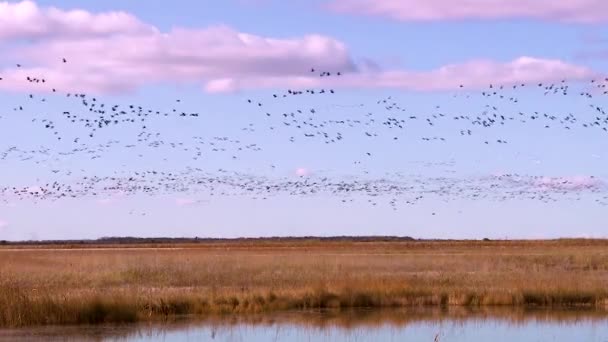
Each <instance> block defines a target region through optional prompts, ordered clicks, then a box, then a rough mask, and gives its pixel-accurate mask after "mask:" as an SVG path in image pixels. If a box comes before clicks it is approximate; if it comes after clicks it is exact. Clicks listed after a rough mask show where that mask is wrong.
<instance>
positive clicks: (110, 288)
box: [0, 239, 608, 326]
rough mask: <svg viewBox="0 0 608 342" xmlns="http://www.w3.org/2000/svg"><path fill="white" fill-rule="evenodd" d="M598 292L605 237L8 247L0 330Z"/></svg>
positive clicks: (3, 259)
mask: <svg viewBox="0 0 608 342" xmlns="http://www.w3.org/2000/svg"><path fill="white" fill-rule="evenodd" d="M17 247H19V248H17ZM606 284H608V241H606V240H554V241H392V242H391V241H389V242H380V241H371V242H356V241H348V240H340V241H318V240H314V239H304V240H302V239H300V240H293V241H292V240H289V239H281V240H276V241H275V240H259V241H246V240H244V241H232V242H231V241H221V242H204V243H192V244H180V245H137V246H129V248H125V246H122V245H121V246H110V245H103V246H95V248H91V247H88V246H87V247H86V248H83V247H82V246H73V245H70V246H66V245H62V246H43V247H37V248H30V247H24V246H5V247H0V326H26V325H36V324H64V323H70V324H74V323H107V322H132V321H137V320H142V319H155V318H159V317H171V316H175V315H182V314H208V313H256V312H267V311H277V310H291V309H319V308H335V309H346V308H353V307H376V308H379V307H413V306H416V307H418V306H437V307H449V306H465V307H482V306H497V305H502V306H520V307H527V306H535V307H557V306H559V307H563V306H586V307H596V308H606V307H608V288H607V287H606Z"/></svg>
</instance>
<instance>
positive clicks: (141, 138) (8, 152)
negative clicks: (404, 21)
mask: <svg viewBox="0 0 608 342" xmlns="http://www.w3.org/2000/svg"><path fill="white" fill-rule="evenodd" d="M62 62H63V63H68V60H67V59H65V58H64V59H62ZM17 67H18V68H21V67H22V65H21V64H18V65H17ZM310 73H311V75H313V76H314V77H320V78H323V79H327V78H340V77H342V76H343V74H342V73H341V72H334V71H318V70H316V69H315V68H312V69H310ZM2 81H3V79H2V77H1V75H0V82H2ZM23 82H28V83H30V84H31V85H32V87H33V88H34V89H36V90H37V91H34V92H32V93H31V94H28V95H27V97H26V98H25V102H23V103H21V104H19V105H18V106H15V107H13V108H10V109H12V110H10V109H7V108H4V109H3V108H0V127H1V126H2V121H3V120H2V119H3V118H4V117H9V116H10V115H17V116H21V117H24V116H26V115H31V116H32V117H31V118H29V119H28V120H29V121H28V122H30V123H31V124H32V125H36V126H37V127H39V128H42V129H44V130H45V131H46V132H48V135H49V136H50V137H52V139H54V140H56V141H57V142H60V143H61V144H59V145H53V146H40V147H38V148H33V149H32V148H24V147H19V146H15V145H11V144H10V142H8V143H9V144H8V145H4V146H3V145H0V163H7V162H9V161H13V162H14V161H18V162H34V163H35V164H36V165H37V166H41V165H54V167H51V169H50V170H51V172H52V175H51V176H52V177H53V178H52V179H50V180H46V181H40V182H39V183H37V184H36V185H33V186H32V185H27V186H11V185H5V184H0V202H6V203H8V202H11V201H14V200H36V201H43V200H60V199H64V198H83V197H99V198H102V197H108V196H113V195H116V194H120V195H121V196H122V195H137V194H147V195H166V194H180V195H185V194H187V195H189V196H202V195H205V196H248V197H250V198H254V199H262V200H263V199H267V198H269V197H271V196H277V195H287V196H312V195H331V196H333V197H336V198H338V199H339V201H341V202H344V203H347V202H353V201H355V200H363V201H366V202H368V203H369V204H370V205H372V206H377V205H378V204H379V203H380V202H382V201H384V202H385V203H388V204H389V205H390V206H391V207H392V208H393V209H395V210H397V209H398V208H399V206H401V205H414V204H416V203H418V202H420V201H422V200H424V199H426V198H429V197H435V198H440V199H443V200H446V201H449V200H454V199H459V198H460V199H462V198H467V199H473V200H482V199H483V200H497V201H505V200H510V199H526V200H538V201H543V202H546V203H550V202H555V201H558V200H564V199H570V200H581V198H582V196H583V195H585V194H587V195H593V196H595V199H594V201H595V202H596V203H598V204H600V205H604V206H605V205H608V195H607V192H608V191H607V190H608V189H606V185H605V184H604V183H603V182H602V180H600V179H595V178H591V179H586V180H585V181H584V182H580V181H577V180H572V179H569V178H566V177H564V178H560V177H554V178H550V179H549V180H547V179H546V178H543V177H538V176H528V175H521V174H506V175H499V176H488V177H468V178H466V177H465V178H462V177H461V178H458V177H443V176H442V177H439V176H437V177H430V176H420V175H403V174H400V173H389V172H387V173H386V174H385V175H384V176H383V177H381V178H377V179H373V178H371V177H367V176H364V177H331V176H323V175H308V174H299V175H298V177H296V178H295V179H294V177H292V176H285V177H271V176H268V175H254V174H248V173H243V172H238V171H229V170H226V169H224V168H220V169H217V170H214V171H212V172H211V171H209V170H206V169H204V168H202V167H201V165H200V164H199V163H200V162H202V161H205V160H206V159H205V158H206V156H208V155H209V154H211V153H216V154H219V155H226V156H228V158H230V159H239V158H241V156H243V155H244V154H245V153H256V152H260V151H262V150H263V149H264V146H263V145H262V144H260V143H259V142H255V141H250V142H247V141H245V140H246V137H250V136H253V137H255V136H256V134H268V132H270V133H276V134H277V136H280V135H279V133H280V134H282V135H285V136H286V137H287V138H286V139H287V141H286V142H285V143H286V144H287V145H288V146H289V145H290V144H295V143H296V142H302V141H304V142H309V141H310V142H313V141H314V142H317V143H319V144H345V143H346V142H347V141H348V140H349V138H352V137H353V136H358V137H357V139H358V140H356V143H357V144H359V145H360V148H359V149H360V150H361V152H360V157H359V158H358V159H356V160H353V161H352V163H353V165H354V166H359V165H363V164H366V165H367V164H369V163H370V161H373V157H374V153H373V152H372V149H371V148H370V149H368V147H370V146H372V145H373V141H374V139H384V140H390V141H393V142H395V143H396V142H400V141H402V140H407V139H412V138H414V139H420V140H421V141H423V142H428V143H446V142H447V141H449V140H450V139H459V138H471V137H476V136H478V137H479V138H480V139H479V142H480V143H481V144H483V145H507V144H509V143H510V139H507V138H505V137H500V136H495V135H494V134H496V132H498V131H495V130H492V128H496V127H503V126H510V125H536V127H538V128H539V129H562V130H568V131H574V130H581V129H586V130H594V131H596V132H598V133H600V134H602V135H603V136H605V137H606V139H608V113H607V112H606V111H607V110H608V109H605V108H604V107H603V103H602V100H604V102H605V99H607V98H608V78H601V79H593V80H589V81H587V82H585V84H580V83H577V84H576V85H571V84H570V83H569V82H567V81H566V80H561V81H559V82H556V83H544V82H543V83H536V84H529V83H518V84H515V85H513V84H512V85H500V84H490V85H488V86H487V87H485V88H484V89H481V90H469V89H468V88H467V87H466V86H465V85H464V84H463V85H460V86H459V88H460V89H458V90H457V91H456V92H455V94H453V97H454V98H463V99H470V98H473V97H475V98H481V99H483V100H484V101H485V102H486V104H485V105H484V106H483V107H482V108H478V109H477V110H469V111H468V112H466V113H454V112H453V111H451V110H448V109H444V108H443V107H442V106H441V105H434V108H433V109H432V110H430V111H428V112H427V113H414V112H413V111H412V110H410V109H408V106H407V104H406V103H404V102H402V101H399V100H398V99H397V98H396V97H394V96H387V97H383V98H380V99H377V100H375V101H374V102H372V103H361V104H354V105H353V104H347V105H340V104H333V103H329V102H331V99H329V100H328V99H327V97H330V96H337V94H338V92H337V91H336V89H333V88H330V87H325V88H308V89H285V90H284V91H282V92H275V93H271V94H268V95H266V96H265V97H264V98H246V99H244V100H243V101H244V104H245V105H247V106H249V107H248V108H250V110H251V112H252V114H253V115H255V116H256V117H257V118H256V119H255V123H249V124H247V125H245V127H240V128H239V130H240V132H241V135H239V138H234V137H230V136H226V135H217V134H216V135H209V136H204V135H196V136H192V137H190V138H189V139H185V138H184V139H182V140H169V139H167V138H165V134H164V132H163V131H162V130H159V129H157V128H158V125H157V122H156V121H157V120H173V119H175V120H189V121H188V125H195V124H196V125H198V123H196V122H198V121H195V122H194V123H193V122H191V120H205V114H204V113H200V112H191V111H187V110H185V109H183V107H184V106H183V101H182V100H181V99H176V100H173V103H174V105H173V106H172V107H173V108H170V109H168V110H160V109H157V108H152V107H150V106H146V105H145V104H141V103H131V104H127V105H121V104H116V103H112V104H111V103H106V102H104V100H103V99H102V98H101V97H99V96H93V95H90V94H86V93H84V92H76V93H74V92H72V93H65V92H61V91H60V90H59V89H57V88H54V87H53V84H52V83H53V82H52V80H48V79H46V78H44V77H42V76H35V75H30V76H27V77H25V79H24V80H23ZM524 89H528V90H529V91H530V92H532V93H533V94H535V95H536V96H542V97H543V98H551V97H568V98H570V99H572V101H579V102H580V103H582V104H583V105H582V106H583V107H584V109H581V110H579V111H577V112H576V113H572V112H568V113H559V114H558V113H553V112H547V111H543V110H532V111H530V110H523V109H521V107H518V106H519V104H520V103H521V102H523V101H524V99H523V98H521V96H520V95H521V94H522V92H523V90H524ZM320 96H323V97H325V98H324V99H323V101H321V102H324V103H325V104H324V105H317V106H315V105H314V103H315V102H314V101H315V99H318V97H320ZM51 97H52V98H53V99H55V100H56V99H62V101H63V102H62V103H65V104H66V106H69V108H67V109H66V110H62V111H60V112H58V113H55V112H54V111H53V110H52V109H49V110H50V111H51V113H49V112H48V111H49V110H46V109H45V112H44V113H42V112H40V110H41V109H40V108H41V106H42V108H44V106H45V105H46V104H48V103H49V100H50V98H51ZM292 98H305V100H303V101H299V102H298V103H305V105H299V106H297V107H290V108H289V109H285V108H286V107H287V106H290V105H291V102H290V101H291V99H292ZM575 99H576V100H575ZM328 103H329V104H328ZM342 111H346V112H347V114H346V115H344V117H337V114H336V113H339V112H342ZM227 122H228V120H227ZM201 125H204V123H202V124H201ZM440 125H443V126H444V127H449V128H450V129H451V131H452V134H450V135H447V136H446V135H439V134H432V132H433V131H434V130H435V128H436V126H440ZM67 126H74V128H71V129H69V130H67V129H65V127H67ZM161 126H162V125H161ZM122 127H129V129H134V131H133V135H132V138H133V139H132V140H133V141H131V142H129V143H124V142H121V140H119V139H113V140H109V141H107V142H105V143H99V142H97V140H96V138H97V137H98V136H99V135H103V132H104V131H109V133H108V134H109V135H112V130H113V129H120V128H122ZM420 133H422V134H420ZM604 134H605V135H604ZM418 135H419V136H418ZM179 138H183V137H179ZM361 139H364V140H361ZM365 139H367V140H365ZM607 141H608V140H607ZM0 143H7V142H2V141H0ZM60 146H61V147H65V149H64V150H61V147H60ZM319 146H322V145H319ZM446 146H449V145H446ZM142 148H144V149H148V150H152V151H153V153H152V154H153V155H155V156H157V157H158V156H161V157H162V158H163V160H165V161H166V160H167V157H168V156H170V155H172V154H174V152H175V151H180V152H182V153H186V154H187V155H188V156H189V157H188V158H189V160H190V162H191V163H192V165H184V167H183V169H182V170H167V169H162V170H161V169H149V170H141V171H127V170H115V171H113V172H112V174H111V175H93V174H91V172H90V171H88V170H85V169H82V168H81V169H78V170H76V169H73V168H69V167H66V165H67V164H68V163H67V159H68V158H75V159H78V158H80V159H87V158H88V159H91V160H96V159H99V160H103V159H104V158H108V156H111V153H112V152H113V151H115V150H120V151H126V150H134V151H138V152H137V153H138V156H139V157H143V156H144V153H143V152H142ZM160 149H168V150H163V151H161V150H160ZM275 164H276V163H273V164H272V165H271V166H270V167H271V168H272V169H275V168H276V166H275ZM431 164H432V163H431ZM439 164H441V165H443V166H446V165H448V164H450V163H447V162H446V163H439ZM437 166H438V165H436V164H433V165H432V167H437ZM433 215H435V213H433Z"/></svg>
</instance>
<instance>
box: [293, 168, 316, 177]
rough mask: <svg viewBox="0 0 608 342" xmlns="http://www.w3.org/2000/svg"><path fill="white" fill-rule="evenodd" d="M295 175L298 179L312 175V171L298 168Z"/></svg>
mask: <svg viewBox="0 0 608 342" xmlns="http://www.w3.org/2000/svg"><path fill="white" fill-rule="evenodd" d="M295 174H296V176H298V177H306V176H310V175H311V174H312V171H311V170H309V169H307V168H305V167H300V168H297V169H296V171H295Z"/></svg>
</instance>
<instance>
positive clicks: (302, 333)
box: [0, 309, 608, 342]
mask: <svg viewBox="0 0 608 342" xmlns="http://www.w3.org/2000/svg"><path fill="white" fill-rule="evenodd" d="M0 340H1V341H5V340H6V341H247V342H249V341H251V342H256V341H290V342H291V341H332V342H342V341H374V342H383V341H429V342H433V341H439V342H447V341H451V342H461V341H467V342H477V341H491V342H502V341H505V342H506V341H509V342H510V341H519V342H527V341H568V342H571V341H577V342H578V341H580V342H584V341H598V342H608V312H606V311H602V312H599V311H586V310H576V311H572V310H571V311H555V310H553V311H546V310H497V309H493V310H476V311H471V310H466V309H458V310H455V309H450V310H416V311H412V310H382V311H365V310H359V311H349V312H290V313H281V314H272V315H253V316H251V315H250V316H238V317H235V316H224V317H208V318H205V319H204V320H201V319H198V320H194V319H180V320H177V321H172V322H162V323H160V322H157V323H145V324H136V325H121V326H84V327H83V326H76V327H38V328H29V329H13V330H0Z"/></svg>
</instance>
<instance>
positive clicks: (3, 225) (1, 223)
mask: <svg viewBox="0 0 608 342" xmlns="http://www.w3.org/2000/svg"><path fill="white" fill-rule="evenodd" d="M6 227H8V222H7V221H4V220H2V219H0V229H2V228H6Z"/></svg>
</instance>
